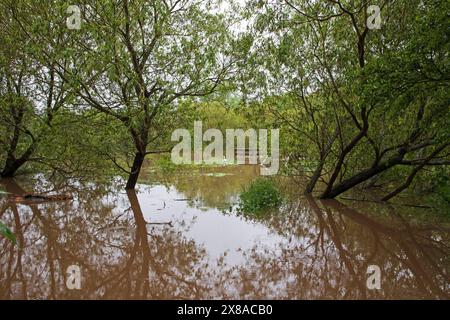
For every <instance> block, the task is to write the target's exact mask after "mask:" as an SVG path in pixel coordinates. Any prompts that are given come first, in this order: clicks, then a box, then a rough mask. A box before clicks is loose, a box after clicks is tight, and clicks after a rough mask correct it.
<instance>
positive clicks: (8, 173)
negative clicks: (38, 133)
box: [0, 142, 36, 178]
mask: <svg viewBox="0 0 450 320" xmlns="http://www.w3.org/2000/svg"><path fill="white" fill-rule="evenodd" d="M35 149H36V142H33V143H32V144H31V145H30V146H29V147H28V149H27V150H26V151H25V152H24V153H23V155H22V156H21V157H20V158H19V159H16V158H15V157H14V155H13V154H12V153H11V152H10V153H9V154H8V158H7V159H6V163H5V167H4V168H3V170H2V172H1V173H0V176H1V177H2V178H12V177H14V175H15V174H16V172H17V170H19V169H20V167H22V166H23V165H24V164H25V163H26V162H27V161H28V160H30V157H31V155H32V154H33V152H34V151H35Z"/></svg>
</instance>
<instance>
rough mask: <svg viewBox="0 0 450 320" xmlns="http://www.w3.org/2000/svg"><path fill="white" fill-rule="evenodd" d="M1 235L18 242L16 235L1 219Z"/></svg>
mask: <svg viewBox="0 0 450 320" xmlns="http://www.w3.org/2000/svg"><path fill="white" fill-rule="evenodd" d="M0 235H1V236H3V237H5V238H7V239H8V240H9V241H11V242H12V243H14V244H16V236H15V235H14V233H12V231H11V230H9V228H8V227H7V226H5V225H4V224H3V223H2V222H1V221H0Z"/></svg>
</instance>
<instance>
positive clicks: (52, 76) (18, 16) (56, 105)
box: [0, 1, 70, 177]
mask: <svg viewBox="0 0 450 320" xmlns="http://www.w3.org/2000/svg"><path fill="white" fill-rule="evenodd" d="M33 7H34V6H33V5H31V2H20V3H17V2H15V1H3V2H2V3H1V12H2V13H1V16H0V25H1V28H0V30H1V31H0V35H1V36H0V124H1V127H0V132H2V135H1V138H0V146H1V147H2V148H1V149H0V165H1V167H0V176H1V177H12V176H14V175H15V174H16V172H17V171H18V170H19V169H20V168H21V167H22V166H23V165H24V164H25V163H27V162H29V161H40V162H44V159H43V158H42V157H41V156H39V155H38V154H37V153H38V146H39V144H40V142H41V141H42V140H43V139H44V138H45V137H46V135H48V134H50V132H51V131H52V130H53V129H54V128H53V124H54V119H55V117H56V116H57V114H58V113H59V112H60V110H61V109H62V107H63V106H64V105H65V103H66V102H67V101H68V100H69V99H70V92H69V90H68V87H67V83H66V82H65V80H64V79H63V78H62V77H61V76H59V74H60V73H61V74H64V71H63V69H58V65H61V66H64V65H66V63H67V61H64V59H61V56H60V55H58V50H60V48H61V43H63V41H64V38H63V36H62V35H61V34H60V33H59V34H57V33H55V34H54V35H53V39H52V40H53V48H50V49H47V50H46V54H51V55H52V56H53V58H52V60H51V61H50V60H49V59H46V57H45V56H43V55H42V54H41V49H42V47H41V44H39V45H36V44H33V43H32V42H31V41H30V40H31V39H32V37H31V39H30V34H29V33H28V32H27V30H26V29H24V25H26V26H27V27H29V28H30V29H32V30H33V32H34V34H39V33H41V32H44V33H45V32H47V33H48V32H49V30H51V29H52V26H51V25H50V24H44V23H42V21H41V20H40V16H39V15H38V14H37V13H36V11H33V10H31V9H30V8H33ZM35 8H42V4H40V6H39V5H36V7H35ZM37 12H39V10H37Z"/></svg>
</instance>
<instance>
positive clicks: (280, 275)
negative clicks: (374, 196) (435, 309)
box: [0, 166, 450, 299]
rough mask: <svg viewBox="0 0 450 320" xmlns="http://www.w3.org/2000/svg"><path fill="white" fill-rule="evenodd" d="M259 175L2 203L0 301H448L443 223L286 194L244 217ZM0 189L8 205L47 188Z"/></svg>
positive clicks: (148, 175) (198, 177) (246, 169)
mask: <svg viewBox="0 0 450 320" xmlns="http://www.w3.org/2000/svg"><path fill="white" fill-rule="evenodd" d="M258 174H259V168H258V167H257V166H228V167H223V168H209V169H200V170H197V171H195V172H193V173H191V174H172V175H167V176H164V177H157V176H155V175H154V174H153V173H152V172H151V171H150V170H147V172H144V173H143V174H142V176H141V181H140V182H141V183H140V184H139V187H138V188H137V190H136V192H131V191H128V192H124V191H123V189H121V188H120V187H119V186H118V185H116V183H111V184H108V185H106V184H94V183H91V184H89V183H88V184H83V185H81V184H79V185H77V184H72V185H71V186H70V187H67V186H66V187H64V188H61V189H58V192H62V191H64V192H70V193H71V194H72V195H73V196H74V199H73V200H71V201H55V202H45V203H38V202H32V201H28V202H21V203H17V202H14V201H11V199H10V197H8V196H7V195H6V194H2V195H3V197H2V198H0V220H1V221H3V222H4V223H5V224H6V225H8V226H10V227H11V229H12V230H13V231H14V233H15V234H16V237H17V242H18V243H17V245H15V246H14V245H12V244H11V243H10V242H9V241H7V240H6V239H0V298H1V299H195V298H197V299H198V298H200V299H203V298H213V299H216V298H227V299H228V298H238V299H267V298H273V299H356V298H362V299H397V298H399V299H405V298H413V299H415V298H440V299H448V298H449V294H450V282H449V266H450V255H449V253H450V249H449V245H450V233H449V231H450V224H449V222H448V220H445V219H444V218H443V217H442V216H440V215H438V214H435V213H434V212H433V211H432V210H429V209H424V208H412V207H402V206H386V205H379V204H372V203H369V202H365V203H363V202H345V203H343V202H338V201H334V200H333V201H317V200H314V199H312V198H304V197H299V196H292V194H291V195H290V196H289V197H287V199H288V200H286V203H285V204H284V205H283V206H282V207H281V208H280V210H278V211H276V212H268V213H267V214H266V215H263V216H259V217H251V216H242V215H240V214H238V213H237V212H236V205H237V202H238V195H239V193H240V192H241V191H242V190H243V188H245V187H246V186H247V185H249V184H250V183H251V182H252V181H253V180H254V179H255V178H256V177H257V176H258ZM0 185H1V189H2V190H4V191H6V192H9V193H12V194H15V195H20V194H22V195H23V194H25V193H31V192H42V191H44V190H49V189H51V188H52V185H51V184H49V183H47V182H45V181H42V180H38V182H33V183H31V182H29V181H21V180H14V181H13V180H5V179H3V180H0ZM290 190H295V189H293V188H292V187H291V188H290ZM298 193H300V192H298ZM294 194H295V192H294ZM370 265H376V266H379V268H380V271H381V273H380V279H381V289H379V290H377V289H372V290H371V289H369V288H368V287H367V285H366V284H367V279H368V277H369V276H370V274H368V273H367V269H368V266H370ZM69 266H77V267H79V270H80V275H81V283H80V289H79V290H70V289H69V288H68V286H67V282H68V280H70V279H68V274H67V270H68V267H69Z"/></svg>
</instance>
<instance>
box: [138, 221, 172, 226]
mask: <svg viewBox="0 0 450 320" xmlns="http://www.w3.org/2000/svg"><path fill="white" fill-rule="evenodd" d="M145 223H146V224H156V225H168V226H170V227H173V224H172V221H169V222H145Z"/></svg>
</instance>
